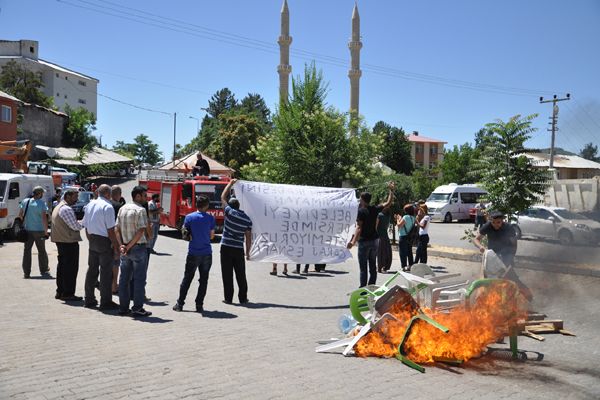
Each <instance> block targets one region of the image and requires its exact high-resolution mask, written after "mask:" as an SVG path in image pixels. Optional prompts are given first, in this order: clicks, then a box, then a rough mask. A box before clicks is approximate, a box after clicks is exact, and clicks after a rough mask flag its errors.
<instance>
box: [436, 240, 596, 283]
mask: <svg viewBox="0 0 600 400" xmlns="http://www.w3.org/2000/svg"><path fill="white" fill-rule="evenodd" d="M427 253H428V254H429V255H431V256H433V257H441V258H449V259H453V260H463V261H471V262H481V253H480V252H479V251H477V250H469V249H463V248H459V247H448V246H439V245H431V247H429V249H428V250H427ZM515 268H517V269H532V270H537V271H548V272H556V273H561V274H573V275H583V276H593V277H596V278H600V265H590V264H566V263H565V264H554V263H551V262H548V261H547V260H544V259H541V258H538V257H531V256H523V255H517V256H516V257H515Z"/></svg>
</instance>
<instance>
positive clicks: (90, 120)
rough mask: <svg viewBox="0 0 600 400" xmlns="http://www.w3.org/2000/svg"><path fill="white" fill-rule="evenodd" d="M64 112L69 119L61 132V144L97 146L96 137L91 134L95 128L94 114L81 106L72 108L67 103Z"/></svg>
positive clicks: (82, 146) (66, 145)
mask: <svg viewBox="0 0 600 400" xmlns="http://www.w3.org/2000/svg"><path fill="white" fill-rule="evenodd" d="M65 113H66V114H67V115H68V116H69V119H68V121H67V125H66V127H65V130H64V132H63V139H62V144H63V146H65V147H75V148H78V149H81V148H84V147H85V148H88V149H91V148H92V147H94V146H97V145H98V139H97V138H96V137H95V136H94V135H93V134H92V132H93V131H95V130H96V117H95V116H94V114H93V113H92V112H91V111H88V110H86V109H85V108H81V107H79V108H77V109H72V108H71V107H69V105H65Z"/></svg>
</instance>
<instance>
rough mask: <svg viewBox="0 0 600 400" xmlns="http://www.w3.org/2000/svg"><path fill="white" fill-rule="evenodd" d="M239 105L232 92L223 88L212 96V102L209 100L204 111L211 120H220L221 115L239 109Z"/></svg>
mask: <svg viewBox="0 0 600 400" xmlns="http://www.w3.org/2000/svg"><path fill="white" fill-rule="evenodd" d="M237 105H238V102H237V100H236V99H235V96H234V95H233V93H232V92H231V90H229V89H228V88H223V89H221V90H218V91H217V92H216V93H215V94H213V95H212V97H211V98H210V100H208V107H206V108H203V110H204V111H206V113H207V114H208V116H209V117H210V118H215V119H216V118H219V115H221V114H222V113H224V112H225V111H229V110H231V109H233V108H235V107H237Z"/></svg>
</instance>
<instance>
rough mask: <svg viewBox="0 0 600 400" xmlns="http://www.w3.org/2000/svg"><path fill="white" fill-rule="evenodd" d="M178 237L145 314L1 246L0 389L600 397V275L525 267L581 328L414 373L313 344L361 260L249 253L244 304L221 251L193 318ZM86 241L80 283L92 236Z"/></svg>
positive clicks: (165, 249) (550, 301)
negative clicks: (275, 262) (75, 299)
mask: <svg viewBox="0 0 600 400" xmlns="http://www.w3.org/2000/svg"><path fill="white" fill-rule="evenodd" d="M185 246H186V243H185V242H183V241H181V240H176V239H173V238H171V237H170V236H169V235H168V231H166V230H165V231H163V232H162V234H161V237H160V238H159V239H158V242H157V250H158V251H159V252H161V253H162V255H161V256H157V257H153V259H152V260H151V265H150V271H149V276H148V295H149V296H150V297H152V300H153V302H152V303H151V304H150V305H149V306H148V309H149V310H151V311H152V312H153V313H154V315H153V316H152V317H151V318H148V319H145V320H136V319H132V318H129V317H118V316H116V314H115V313H102V312H99V311H93V310H88V309H85V308H83V307H81V305H75V304H72V305H67V304H65V303H63V302H61V301H58V300H54V298H53V294H54V288H55V286H54V282H53V281H51V280H41V279H31V280H24V279H22V272H21V269H20V259H21V248H22V245H21V244H18V243H9V244H8V245H7V246H5V247H2V248H0V255H1V257H2V263H1V266H0V282H2V290H0V304H2V307H0V332H1V336H0V338H1V340H0V399H147V398H154V399H180V398H186V397H187V398H191V399H196V398H198V399H212V398H225V399H240V398H242V399H280V398H281V399H283V398H285V399H345V400H347V399H363V398H365V397H368V398H372V399H382V400H388V399H389V398H399V397H402V398H410V397H413V398H419V399H420V398H423V399H424V398H427V399H453V398H457V399H458V398H460V399H461V400H464V399H481V398H484V399H485V398H489V399H500V398H509V397H510V398H527V399H544V400H547V399H553V398H565V399H597V398H600V385H598V382H599V378H600V373H599V372H598V368H597V366H598V358H599V355H600V354H599V352H600V345H599V344H600V343H599V341H598V336H597V335H598V332H599V331H600V318H599V317H600V315H599V311H598V309H599V307H598V305H599V304H600V292H599V291H598V290H597V287H598V284H600V280H599V279H596V278H584V277H581V276H570V275H565V274H551V273H541V272H537V271H519V273H520V274H521V275H522V278H523V279H524V280H525V281H526V282H527V283H528V284H530V285H531V286H532V288H533V290H534V293H535V295H536V303H535V304H534V308H535V309H537V310H539V311H542V312H546V313H547V314H548V315H549V316H550V317H552V318H563V319H565V321H566V322H565V327H566V328H567V329H569V330H572V331H574V332H575V333H577V335H578V336H577V337H567V336H561V335H546V341H545V342H536V341H533V340H531V339H528V338H521V339H520V348H521V349H522V350H524V351H527V353H526V354H527V356H528V360H527V361H520V362H515V361H509V360H506V359H504V358H503V357H501V354H506V352H504V353H502V352H496V353H492V354H493V355H490V356H485V357H482V358H480V359H478V360H473V361H472V362H470V363H468V364H467V365H465V366H463V367H460V368H448V367H443V366H438V367H434V366H431V367H428V368H427V371H426V373H425V374H421V373H418V372H416V371H414V370H412V369H410V368H408V367H406V366H404V365H403V364H401V363H399V362H398V361H396V360H392V359H376V358H368V359H360V358H354V357H349V358H345V357H343V356H342V355H340V354H337V353H331V354H316V353H315V352H314V348H315V346H316V345H317V343H318V341H319V340H322V339H328V338H331V337H336V336H339V332H338V331H337V327H336V324H337V319H338V317H339V316H340V315H341V314H342V313H344V312H347V307H346V304H347V297H346V293H348V292H349V291H351V290H352V289H354V288H355V287H356V286H357V284H358V273H357V266H356V262H355V261H352V260H351V261H348V262H346V263H344V264H341V265H337V266H333V267H328V271H327V272H326V273H324V274H318V273H315V272H312V273H311V274H310V276H308V277H299V276H290V277H282V276H279V277H273V276H270V275H269V274H268V271H269V270H270V266H269V265H266V264H260V263H255V262H251V263H249V265H248V280H249V285H250V293H249V295H250V299H251V301H252V304H250V305H249V306H247V307H242V306H239V305H235V304H234V305H225V304H223V303H222V302H221V300H222V286H221V276H220V275H221V274H220V267H219V264H218V256H217V257H215V260H214V265H213V269H212V271H211V278H210V281H209V287H208V295H207V298H206V302H205V308H206V310H208V312H207V313H205V315H204V316H201V315H199V314H196V313H194V312H190V311H189V310H190V308H189V307H188V309H187V310H186V311H187V312H183V313H176V312H174V311H172V310H171V307H172V305H173V303H174V301H175V299H176V296H177V291H178V285H179V282H180V279H181V277H182V274H183V264H184V258H185V253H186V247H185ZM81 247H82V257H81V259H82V263H81V269H80V274H79V279H78V293H79V294H82V289H83V278H84V274H85V271H86V267H85V266H84V260H85V254H86V251H87V242H85V241H84V242H83V243H82V246H81ZM48 248H49V249H50V250H51V251H50V260H51V265H52V266H53V265H55V262H56V251H55V248H54V246H53V245H52V244H50V243H49V246H48ZM214 251H215V252H216V254H218V245H214ZM34 260H35V257H34ZM430 263H431V264H433V265H439V266H442V267H444V268H445V271H447V272H461V273H463V274H464V275H470V274H472V273H473V271H475V270H476V269H477V268H478V264H474V263H466V262H459V261H451V260H441V259H432V260H431V262H430ZM397 265H398V261H397V260H395V261H394V266H397ZM33 270H34V271H35V270H36V266H35V261H34V268H33ZM52 273H53V274H54V273H55V268H54V266H53V267H52ZM379 281H380V282H381V281H383V278H381V277H380V279H379ZM196 285H197V284H196V283H194V285H193V286H192V289H191V293H190V294H189V300H191V301H192V302H193V300H192V299H193V296H194V291H195V290H196V288H197V286H196ZM188 304H189V303H188ZM492 347H494V348H500V349H507V348H508V344H504V345H502V344H494V345H493V346H492ZM494 354H495V355H494Z"/></svg>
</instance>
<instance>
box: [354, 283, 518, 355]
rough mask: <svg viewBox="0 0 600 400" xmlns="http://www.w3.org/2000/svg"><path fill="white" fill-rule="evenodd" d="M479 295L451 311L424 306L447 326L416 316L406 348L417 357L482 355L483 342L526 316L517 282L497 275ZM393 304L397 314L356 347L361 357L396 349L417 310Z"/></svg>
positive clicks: (489, 341)
mask: <svg viewBox="0 0 600 400" xmlns="http://www.w3.org/2000/svg"><path fill="white" fill-rule="evenodd" d="M477 294H479V296H478V297H477V298H476V299H475V300H474V301H473V302H472V304H470V305H469V304H468V303H467V304H465V305H462V306H460V307H457V308H455V309H453V310H452V311H451V312H449V313H434V312H432V311H431V310H428V309H426V310H423V312H424V313H425V314H426V315H427V316H429V317H431V318H433V319H434V320H436V321H437V322H439V323H440V324H442V325H444V326H445V327H447V328H448V329H449V332H448V333H444V332H442V331H441V330H439V329H437V328H436V327H434V326H432V325H430V324H428V323H425V322H424V321H421V320H417V321H416V322H415V323H414V324H413V326H412V329H411V330H410V333H409V335H408V337H407V339H406V341H405V343H404V345H403V351H404V354H406V355H407V356H408V358H410V359H411V360H413V361H415V362H420V363H431V362H434V361H435V359H436V358H447V359H455V360H462V361H467V360H469V359H471V358H473V357H476V356H478V355H480V354H481V353H482V352H483V351H484V350H485V348H486V347H487V345H489V344H490V343H494V342H495V341H497V340H498V339H500V338H502V337H504V336H507V335H508V329H509V327H511V326H514V325H516V324H517V321H518V320H520V319H524V318H525V316H526V309H525V307H524V305H525V302H524V301H523V299H522V297H521V296H520V294H519V291H518V289H517V287H516V285H515V284H514V283H513V282H509V281H500V282H496V283H493V284H492V285H490V286H486V287H481V288H479V289H478V292H477ZM399 308H400V307H393V308H392V309H391V311H389V313H390V314H392V315H393V316H394V317H395V318H396V320H393V319H389V320H385V321H381V322H380V323H378V324H376V326H375V327H374V328H373V329H372V330H371V331H370V332H369V333H368V334H367V335H366V336H365V337H364V338H362V339H361V340H360V341H359V342H358V343H357V344H356V345H355V347H354V351H355V353H356V354H357V355H358V356H360V357H368V356H376V357H394V356H395V355H396V354H397V353H398V346H399V345H400V343H401V341H402V338H403V336H404V333H405V332H406V329H407V327H408V323H409V321H410V319H411V318H412V317H413V316H414V315H416V314H417V312H418V311H417V310H406V309H399Z"/></svg>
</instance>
